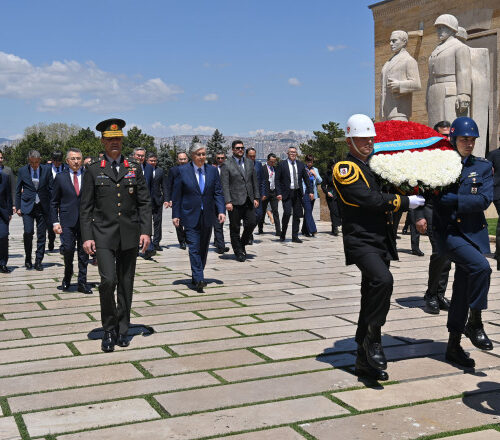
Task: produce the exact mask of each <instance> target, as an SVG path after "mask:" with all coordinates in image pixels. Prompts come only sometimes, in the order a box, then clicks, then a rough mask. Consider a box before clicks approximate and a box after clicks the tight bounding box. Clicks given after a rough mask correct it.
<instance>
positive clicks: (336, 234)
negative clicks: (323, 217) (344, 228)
mask: <svg viewBox="0 0 500 440" xmlns="http://www.w3.org/2000/svg"><path fill="white" fill-rule="evenodd" d="M331 234H332V235H333V236H334V237H338V235H339V229H338V228H333V229H332V232H331Z"/></svg>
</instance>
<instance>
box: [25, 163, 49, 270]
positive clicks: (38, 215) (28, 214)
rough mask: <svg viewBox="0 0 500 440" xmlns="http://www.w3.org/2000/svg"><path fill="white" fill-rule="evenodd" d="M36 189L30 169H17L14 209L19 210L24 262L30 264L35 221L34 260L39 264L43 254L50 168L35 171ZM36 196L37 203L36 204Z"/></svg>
mask: <svg viewBox="0 0 500 440" xmlns="http://www.w3.org/2000/svg"><path fill="white" fill-rule="evenodd" d="M37 174H38V179H39V183H38V188H35V185H34V183H33V180H32V174H31V167H30V166H29V165H25V166H23V167H21V168H19V171H18V173H17V186H16V208H17V209H20V210H21V213H22V216H23V225H24V235H23V240H24V251H25V255H26V261H27V262H31V250H32V245H33V244H32V241H33V234H34V230H35V221H36V236H37V249H36V254H35V258H36V261H39V262H41V261H42V260H43V256H44V254H45V231H46V230H47V225H50V224H51V221H50V194H51V191H52V182H53V181H52V169H51V166H47V165H40V166H39V167H38V169H37ZM37 195H38V198H39V203H36V197H37Z"/></svg>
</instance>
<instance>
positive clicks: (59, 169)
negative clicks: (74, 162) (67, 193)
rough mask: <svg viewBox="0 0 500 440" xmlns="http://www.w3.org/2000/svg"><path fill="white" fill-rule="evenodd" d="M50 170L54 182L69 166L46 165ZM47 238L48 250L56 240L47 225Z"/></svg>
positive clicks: (64, 164) (52, 231) (65, 164)
mask: <svg viewBox="0 0 500 440" xmlns="http://www.w3.org/2000/svg"><path fill="white" fill-rule="evenodd" d="M47 166H48V167H50V170H51V171H52V180H55V178H56V176H57V175H58V174H59V173H62V172H63V171H68V170H69V166H68V164H67V163H62V164H61V165H59V166H58V167H56V166H54V164H48V165H47ZM47 236H48V237H49V249H50V248H51V246H53V245H54V241H55V239H56V234H55V232H54V230H53V229H52V227H51V226H50V224H48V225H47Z"/></svg>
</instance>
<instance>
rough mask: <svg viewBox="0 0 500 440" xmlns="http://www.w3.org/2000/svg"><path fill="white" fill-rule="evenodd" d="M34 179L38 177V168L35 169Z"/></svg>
mask: <svg viewBox="0 0 500 440" xmlns="http://www.w3.org/2000/svg"><path fill="white" fill-rule="evenodd" d="M33 179H38V170H33Z"/></svg>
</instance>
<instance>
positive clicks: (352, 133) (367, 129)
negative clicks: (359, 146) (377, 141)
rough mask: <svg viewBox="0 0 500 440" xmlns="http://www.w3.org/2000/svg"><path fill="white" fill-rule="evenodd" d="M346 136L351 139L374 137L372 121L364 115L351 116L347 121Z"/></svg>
mask: <svg viewBox="0 0 500 440" xmlns="http://www.w3.org/2000/svg"><path fill="white" fill-rule="evenodd" d="M345 132H346V136H347V137H349V138H352V137H375V136H376V135H377V134H376V133H375V126H374V125H373V121H372V120H371V119H370V118H369V117H368V116H366V115H361V114H356V115H352V116H351V117H350V118H349V119H348V120H347V128H346V131H345Z"/></svg>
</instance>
